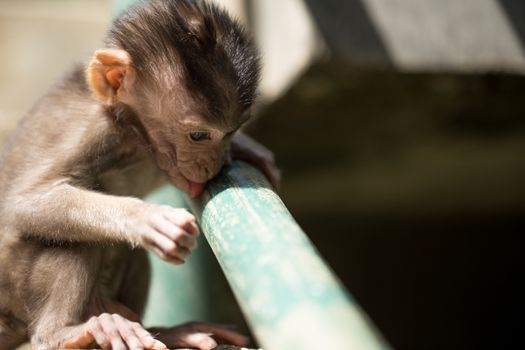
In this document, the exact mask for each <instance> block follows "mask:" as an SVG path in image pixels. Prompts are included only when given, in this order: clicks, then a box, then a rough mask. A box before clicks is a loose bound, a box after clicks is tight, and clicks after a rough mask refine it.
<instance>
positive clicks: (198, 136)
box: [190, 131, 211, 142]
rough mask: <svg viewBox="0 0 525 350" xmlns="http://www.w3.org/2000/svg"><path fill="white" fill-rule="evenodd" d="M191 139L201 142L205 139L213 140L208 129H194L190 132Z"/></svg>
mask: <svg viewBox="0 0 525 350" xmlns="http://www.w3.org/2000/svg"><path fill="white" fill-rule="evenodd" d="M190 139H192V140H193V141H196V142H199V141H204V140H211V137H210V133H209V132H206V131H194V132H190Z"/></svg>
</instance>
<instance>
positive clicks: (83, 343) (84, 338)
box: [63, 332, 95, 349]
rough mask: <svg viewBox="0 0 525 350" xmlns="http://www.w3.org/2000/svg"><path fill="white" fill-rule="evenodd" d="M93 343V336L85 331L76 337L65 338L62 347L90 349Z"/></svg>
mask: <svg viewBox="0 0 525 350" xmlns="http://www.w3.org/2000/svg"><path fill="white" fill-rule="evenodd" d="M93 343H95V337H94V336H93V335H92V334H91V333H89V332H85V333H84V334H81V335H79V336H77V337H76V338H73V339H69V340H67V341H66V342H65V343H64V345H63V348H64V349H91V348H92V345H93Z"/></svg>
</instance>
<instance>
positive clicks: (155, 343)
mask: <svg viewBox="0 0 525 350" xmlns="http://www.w3.org/2000/svg"><path fill="white" fill-rule="evenodd" d="M79 333H80V334H78V335H76V336H73V337H72V338H70V339H69V340H68V341H66V342H65V343H64V346H63V347H62V348H64V349H93V348H94V347H96V348H99V347H100V348H101V349H113V350H115V349H148V350H167V349H168V348H167V347H166V345H164V344H163V343H162V342H160V341H159V340H156V339H155V338H153V336H152V335H151V333H149V332H148V331H147V330H145V329H144V328H143V327H142V325H141V324H140V323H138V322H131V321H129V320H127V319H125V318H123V317H122V316H120V315H118V314H112V315H110V314H107V313H104V314H102V315H100V316H96V317H91V318H90V319H89V321H88V322H86V323H84V324H83V325H81V326H80V328H79Z"/></svg>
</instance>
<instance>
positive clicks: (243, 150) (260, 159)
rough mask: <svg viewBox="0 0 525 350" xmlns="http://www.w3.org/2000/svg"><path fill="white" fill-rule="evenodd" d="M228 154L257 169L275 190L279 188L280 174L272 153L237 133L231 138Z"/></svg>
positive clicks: (244, 135)
mask: <svg viewBox="0 0 525 350" xmlns="http://www.w3.org/2000/svg"><path fill="white" fill-rule="evenodd" d="M230 153H231V157H232V158H233V159H238V160H244V161H246V162H248V163H250V164H252V165H254V166H255V167H257V168H258V169H259V170H260V171H262V173H263V174H264V175H265V176H266V178H267V179H268V181H269V182H270V184H271V185H272V186H273V187H274V188H275V189H278V188H279V185H280V182H281V174H280V171H279V169H278V168H277V165H275V158H274V155H273V152H272V151H270V150H269V149H267V148H266V147H264V146H263V145H261V144H260V143H258V142H257V141H255V140H254V139H252V138H251V137H249V136H248V135H246V134H244V133H243V132H241V131H238V132H237V133H235V135H234V136H233V139H232V142H231V151H230Z"/></svg>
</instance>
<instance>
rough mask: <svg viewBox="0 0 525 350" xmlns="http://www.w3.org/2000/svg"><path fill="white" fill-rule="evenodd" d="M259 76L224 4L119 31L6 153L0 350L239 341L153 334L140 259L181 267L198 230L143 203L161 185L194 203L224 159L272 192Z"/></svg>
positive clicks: (175, 11)
mask: <svg viewBox="0 0 525 350" xmlns="http://www.w3.org/2000/svg"><path fill="white" fill-rule="evenodd" d="M258 78H259V53H258V51H257V49H256V48H255V46H254V44H253V42H252V41H251V39H249V38H248V37H247V35H246V34H245V32H244V31H243V29H242V28H241V27H240V26H239V24H238V23H237V22H235V21H234V20H232V19H231V18H230V17H229V16H228V15H227V14H226V13H225V12H224V11H223V10H222V9H220V8H218V7H217V6H215V5H212V4H209V3H206V2H204V1H199V0H195V1H192V0H154V1H150V2H144V3H141V4H139V5H137V6H135V7H132V8H131V9H129V10H128V11H127V12H125V13H123V14H122V15H121V16H120V17H119V18H118V19H116V20H115V22H114V24H113V26H112V28H111V29H110V31H109V34H108V36H107V39H106V48H105V49H102V50H98V51H96V52H95V54H94V56H93V58H92V59H91V61H90V63H89V64H88V65H87V67H78V68H77V69H74V70H73V71H72V72H71V73H70V74H68V75H67V76H66V77H65V79H64V80H63V81H61V82H60V83H59V84H58V85H57V86H55V87H54V88H53V89H52V90H51V91H50V92H49V93H48V94H47V95H46V96H45V97H44V98H43V99H42V100H41V101H40V102H39V103H38V104H37V105H36V106H35V107H34V108H33V109H32V110H31V111H30V113H29V114H28V115H27V116H26V117H25V118H24V119H23V120H22V122H21V123H20V126H19V127H18V129H17V130H16V131H15V132H14V133H13V134H12V135H11V137H10V138H9V140H8V142H7V144H6V145H5V147H4V149H3V152H2V154H1V156H0V266H1V269H0V350H7V349H13V348H15V347H16V346H18V345H19V344H21V343H23V342H25V341H27V340H30V342H31V344H32V346H33V348H34V349H38V350H47V349H64V348H66V349H91V348H102V349H113V350H116V349H128V348H129V349H166V348H167V347H170V348H177V347H188V348H197V349H201V350H208V349H212V348H214V347H215V346H216V345H217V342H218V341H224V342H227V343H232V344H236V345H245V343H246V338H245V337H243V336H241V335H239V334H238V333H236V332H233V331H232V330H229V329H225V328H221V327H217V326H213V325H208V324H203V323H189V324H185V325H182V326H178V327H172V328H157V329H149V330H146V329H144V328H143V326H142V325H141V323H140V315H141V314H142V312H143V310H144V305H145V300H146V295H147V291H148V281H149V272H148V271H149V265H148V260H147V256H146V253H145V249H146V250H150V251H152V252H154V253H155V254H157V255H158V256H160V257H161V258H162V259H164V260H165V261H168V262H170V263H173V264H175V265H177V264H181V263H183V262H184V260H185V259H186V258H187V257H188V255H189V254H190V252H191V251H192V250H193V249H194V248H195V247H196V240H195V239H196V236H197V235H198V234H199V231H198V228H197V225H196V224H195V219H194V217H193V216H192V215H191V214H190V213H188V212H186V211H185V210H183V209H176V208H172V207H169V206H159V205H154V204H148V203H145V202H143V201H142V200H140V199H139V198H141V197H143V196H144V195H146V194H147V193H149V192H151V191H152V190H153V189H155V188H156V187H157V186H158V185H159V184H161V183H162V182H163V179H166V178H167V179H168V180H169V181H170V182H171V183H173V184H174V185H175V186H177V187H178V188H180V189H182V190H184V191H186V192H188V193H189V194H190V195H191V196H198V195H199V194H200V193H201V192H202V191H203V189H204V187H205V184H206V182H207V181H208V180H210V179H211V178H213V177H214V176H215V175H216V174H217V173H218V172H219V170H220V169H221V167H222V166H223V165H224V164H227V163H228V162H230V157H233V158H239V159H244V160H247V161H250V162H252V163H253V164H255V165H256V166H258V167H259V168H260V169H261V170H262V171H263V173H264V174H265V175H266V176H267V177H268V179H269V180H270V182H271V183H272V184H273V185H277V182H278V172H277V170H276V167H275V164H274V161H273V156H272V154H271V152H270V151H268V150H267V149H265V148H264V147H263V146H261V145H259V144H257V143H256V142H255V141H253V140H251V139H249V138H248V137H247V136H245V135H243V134H241V133H240V131H239V128H240V127H241V125H242V124H243V123H244V122H246V120H247V119H248V118H249V109H250V106H251V105H252V103H253V101H254V98H255V95H256V88H257V83H258ZM153 335H155V338H154V337H153ZM211 335H213V336H211Z"/></svg>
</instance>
